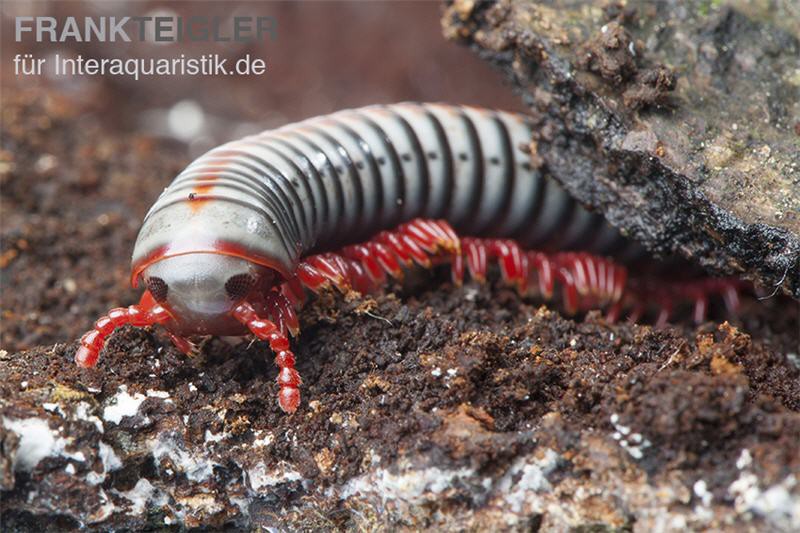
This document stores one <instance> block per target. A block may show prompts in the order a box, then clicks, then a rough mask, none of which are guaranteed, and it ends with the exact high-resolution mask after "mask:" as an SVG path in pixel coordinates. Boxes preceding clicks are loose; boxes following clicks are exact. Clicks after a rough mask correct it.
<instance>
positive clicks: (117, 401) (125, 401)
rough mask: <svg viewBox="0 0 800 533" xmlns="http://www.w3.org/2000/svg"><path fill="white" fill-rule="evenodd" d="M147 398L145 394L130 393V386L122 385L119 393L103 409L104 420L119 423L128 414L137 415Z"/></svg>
mask: <svg viewBox="0 0 800 533" xmlns="http://www.w3.org/2000/svg"><path fill="white" fill-rule="evenodd" d="M144 400H145V395H144V394H140V393H138V392H137V393H134V395H133V396H131V395H130V394H128V387H127V386H126V385H120V387H119V391H118V392H117V394H116V395H115V396H114V397H113V398H112V399H111V400H110V401H109V403H108V404H107V405H106V407H105V408H104V409H103V420H105V421H106V422H112V423H114V424H119V423H120V422H121V421H122V419H123V418H125V417H126V416H136V413H138V412H139V406H140V405H142V402H143V401H144Z"/></svg>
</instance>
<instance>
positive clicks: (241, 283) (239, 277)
mask: <svg viewBox="0 0 800 533" xmlns="http://www.w3.org/2000/svg"><path fill="white" fill-rule="evenodd" d="M254 284H255V279H253V276H251V275H250V274H236V275H235V276H231V277H230V278H228V281H226V282H225V292H226V293H228V296H229V297H230V298H231V299H233V300H239V299H241V298H244V297H245V296H247V295H248V294H249V293H250V289H252V288H253V285H254Z"/></svg>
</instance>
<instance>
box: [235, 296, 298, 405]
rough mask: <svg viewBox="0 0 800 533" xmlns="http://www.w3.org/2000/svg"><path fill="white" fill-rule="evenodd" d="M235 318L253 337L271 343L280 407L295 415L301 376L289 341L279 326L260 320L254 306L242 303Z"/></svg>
mask: <svg viewBox="0 0 800 533" xmlns="http://www.w3.org/2000/svg"><path fill="white" fill-rule="evenodd" d="M233 316H234V317H235V318H236V319H237V320H238V321H239V322H241V323H242V324H244V325H246V326H247V329H249V330H250V331H251V332H252V333H253V335H255V336H256V337H258V338H259V339H262V340H265V341H267V342H269V347H270V348H271V349H272V351H273V352H275V365H276V366H277V367H278V369H279V370H278V378H277V381H278V385H279V387H280V391H279V393H278V405H280V407H281V409H283V411H284V412H286V413H294V412H295V411H296V410H297V406H298V405H300V385H301V384H302V380H301V379H300V374H298V373H297V370H295V368H294V363H295V358H294V354H293V353H292V352H291V350H289V339H288V338H287V337H286V335H283V334H282V333H281V332H280V331H279V329H278V326H276V325H275V324H273V323H272V322H270V321H269V320H264V319H262V318H260V317H259V316H258V315H257V314H256V312H255V310H254V309H253V306H252V305H250V304H249V303H248V302H242V303H241V304H239V305H238V306H237V307H236V309H234V310H233Z"/></svg>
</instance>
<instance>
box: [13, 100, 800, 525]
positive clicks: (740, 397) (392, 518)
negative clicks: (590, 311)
mask: <svg viewBox="0 0 800 533" xmlns="http://www.w3.org/2000/svg"><path fill="white" fill-rule="evenodd" d="M3 122H4V124H6V125H8V126H7V127H6V128H5V129H4V132H3V139H2V152H0V180H2V181H0V184H2V188H3V196H2V213H3V224H2V249H1V250H0V254H1V255H0V257H1V258H2V265H0V266H2V284H3V302H2V308H3V332H2V333H3V340H2V343H3V344H2V346H3V348H5V349H4V350H3V351H0V399H1V400H0V420H2V425H0V488H1V489H2V491H3V492H2V503H0V510H2V513H3V521H4V526H5V528H6V529H9V530H18V531H30V530H64V529H73V528H78V527H81V526H87V527H90V528H93V529H104V530H105V529H109V528H116V529H121V528H131V529H141V528H144V527H152V528H161V527H172V528H177V527H179V526H181V525H183V526H188V527H200V528H202V527H205V528H217V527H221V526H223V525H225V526H236V527H241V528H255V527H257V526H261V527H269V526H272V527H282V528H290V529H301V528H306V529H319V528H323V529H358V530H372V529H374V528H376V527H382V526H390V525H391V526H394V527H399V528H406V529H419V528H421V527H434V528H437V529H449V530H463V529H465V528H474V529H477V528H487V527H491V528H493V529H509V530H517V531H521V530H526V531H527V530H537V529H539V528H543V529H557V530H566V529H569V528H574V527H579V526H582V527H590V526H604V527H610V528H625V529H631V528H632V529H635V530H640V531H651V530H656V529H662V530H664V529H683V528H685V527H691V528H694V529H707V528H715V529H729V530H741V529H750V530H753V531H756V530H758V531H763V530H786V531H788V530H792V529H795V530H796V529H797V528H800V370H799V369H798V352H797V320H798V316H797V307H796V306H795V305H794V304H793V303H790V302H789V301H788V300H782V299H777V298H772V299H769V300H765V301H763V302H758V301H755V300H753V299H748V300H746V302H745V308H744V310H743V311H742V315H741V317H740V318H739V319H738V320H737V321H736V323H735V325H728V324H722V325H720V324H717V323H708V324H706V325H704V326H702V327H701V328H698V329H693V328H690V327H687V326H682V325H679V326H677V327H675V328H669V329H666V330H663V331H654V330H652V329H651V328H649V327H646V326H644V327H640V326H630V325H626V324H619V325H609V324H606V323H605V322H604V321H603V320H602V318H600V317H599V316H596V315H590V316H589V317H586V318H581V319H579V320H577V321H573V320H569V319H565V318H562V317H561V316H560V315H559V314H558V313H557V312H555V311H549V310H547V309H546V308H544V307H541V308H540V307H539V303H538V302H525V301H522V300H520V298H519V297H518V296H517V295H516V293H514V292H513V291H511V290H508V289H505V288H503V287H499V286H489V287H478V286H467V287H464V288H461V289H455V288H453V287H451V286H450V285H449V284H447V283H446V281H444V280H445V279H446V275H445V274H444V273H438V274H436V275H430V274H425V273H421V274H420V275H419V276H412V278H413V279H411V280H409V282H408V284H407V286H405V287H403V288H398V290H397V291H394V292H391V293H389V294H387V295H385V296H380V297H376V298H374V299H373V298H355V299H349V300H345V299H342V298H340V297H338V298H334V297H328V298H325V299H323V300H321V301H317V302H315V303H313V304H312V305H311V307H309V308H308V309H306V310H305V312H304V313H303V314H302V317H303V322H304V323H303V333H302V335H301V337H300V339H299V340H298V342H297V354H298V358H299V365H298V366H299V370H300V371H301V373H302V374H303V376H304V378H305V383H306V385H305V387H304V388H303V394H304V401H303V403H302V405H301V408H300V410H299V411H298V412H297V413H296V414H295V415H293V416H291V417H287V416H285V415H283V414H282V413H280V411H279V410H278V408H277V406H276V403H275V400H274V398H275V393H276V390H277V387H276V386H275V384H274V375H275V370H274V369H273V368H272V367H271V366H270V365H268V364H267V363H266V362H265V352H266V348H265V346H264V345H263V344H262V343H253V344H251V343H250V342H249V341H246V340H245V341H242V342H239V343H238V344H234V345H230V344H227V343H225V342H223V341H222V340H219V339H212V340H209V341H207V342H206V343H204V344H203V346H202V350H201V354H200V355H199V356H198V357H196V358H194V359H187V358H186V357H185V356H183V355H181V354H179V353H177V352H176V351H175V349H174V348H173V347H172V346H171V345H170V343H169V342H168V341H167V339H166V338H165V336H164V335H163V333H161V332H159V331H158V330H157V329H147V330H137V329H133V328H126V329H124V330H122V331H121V332H119V333H117V334H116V335H115V336H114V337H113V339H112V340H111V341H110V342H109V344H108V346H107V348H106V350H105V352H104V354H103V357H102V360H101V362H100V364H99V366H98V368H97V369H94V370H82V369H78V368H77V367H75V366H74V364H73V363H72V356H73V354H74V351H75V349H76V343H75V341H74V340H72V339H75V338H76V337H77V336H78V335H79V334H80V333H81V332H82V331H83V330H85V329H86V328H87V326H88V325H89V324H90V323H91V322H92V320H93V319H94V318H95V317H96V316H98V315H99V314H101V313H102V312H103V311H105V310H107V309H108V308H109V307H111V306H114V305H119V304H124V303H128V302H132V301H134V300H135V296H136V295H135V294H134V292H133V291H131V290H127V289H125V288H124V287H125V286H126V278H127V265H128V258H129V253H130V249H131V245H132V241H133V239H134V238H135V234H136V230H137V226H138V223H139V220H140V217H141V215H142V213H143V211H144V210H145V209H146V207H147V206H148V204H149V202H150V201H151V200H152V198H153V197H154V196H155V195H156V194H157V193H158V191H159V190H160V189H161V188H162V187H163V185H164V180H165V179H167V178H166V177H168V176H171V175H174V174H175V173H176V172H177V171H178V170H179V167H180V166H181V165H182V164H183V163H185V161H186V156H185V149H184V148H183V147H181V146H179V145H175V144H170V143H168V142H164V141H156V140H154V139H150V138H146V137H141V136H135V135H120V134H119V133H116V132H113V131H109V130H108V129H107V128H106V127H105V126H103V125H102V124H103V122H102V115H99V114H98V113H95V112H93V110H92V107H91V105H87V104H80V103H76V102H69V101H65V100H62V99H61V98H59V97H57V96H55V95H54V94H52V93H39V92H36V91H26V92H14V93H9V92H7V93H5V94H4V106H3ZM53 343H55V344H53Z"/></svg>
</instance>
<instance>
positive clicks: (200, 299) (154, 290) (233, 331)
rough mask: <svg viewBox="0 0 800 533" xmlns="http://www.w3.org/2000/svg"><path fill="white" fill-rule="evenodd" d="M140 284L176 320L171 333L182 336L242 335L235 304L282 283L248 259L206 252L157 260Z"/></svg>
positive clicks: (145, 273) (272, 271)
mask: <svg viewBox="0 0 800 533" xmlns="http://www.w3.org/2000/svg"><path fill="white" fill-rule="evenodd" d="M142 280H143V281H144V284H145V285H146V286H147V288H148V290H149V292H150V294H152V296H153V299H155V300H156V301H157V302H158V303H159V304H162V305H164V307H166V308H167V309H169V310H170V313H171V314H172V316H173V317H174V322H173V323H170V325H169V327H170V330H171V331H172V332H173V333H178V334H181V335H194V334H199V335H238V334H241V333H242V325H241V323H240V322H239V321H237V320H236V319H234V318H233V316H232V315H231V313H232V311H233V309H234V308H235V307H236V305H237V304H238V303H239V302H241V301H242V300H244V299H245V298H247V297H248V296H249V295H250V294H251V293H252V292H253V291H256V290H264V289H269V288H270V287H271V286H273V285H275V284H277V283H280V282H281V281H282V280H281V278H280V276H279V275H278V274H277V272H276V271H274V270H272V269H270V268H267V267H264V266H261V265H257V264H255V263H253V262H251V261H248V260H247V259H244V258H240V257H234V256H230V255H222V254H215V253H205V252H202V253H190V254H185V255H178V256H173V257H166V258H164V259H161V260H159V261H156V262H154V263H152V264H150V265H148V266H147V268H145V270H144V271H143V272H142Z"/></svg>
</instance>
